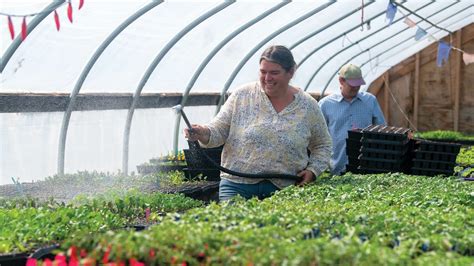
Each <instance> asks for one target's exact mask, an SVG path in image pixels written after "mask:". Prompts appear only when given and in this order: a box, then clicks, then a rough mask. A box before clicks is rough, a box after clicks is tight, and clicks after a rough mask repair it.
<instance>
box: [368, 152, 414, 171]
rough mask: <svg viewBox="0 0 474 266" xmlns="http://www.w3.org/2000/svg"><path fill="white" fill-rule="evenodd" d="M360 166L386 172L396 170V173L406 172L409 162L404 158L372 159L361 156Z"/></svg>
mask: <svg viewBox="0 0 474 266" xmlns="http://www.w3.org/2000/svg"><path fill="white" fill-rule="evenodd" d="M359 159H360V166H361V167H365V168H371V169H385V170H395V171H399V172H400V171H404V170H406V169H407V166H408V162H407V160H405V159H404V158H402V159H397V160H392V159H380V158H371V157H365V156H363V155H361V156H360V157H359Z"/></svg>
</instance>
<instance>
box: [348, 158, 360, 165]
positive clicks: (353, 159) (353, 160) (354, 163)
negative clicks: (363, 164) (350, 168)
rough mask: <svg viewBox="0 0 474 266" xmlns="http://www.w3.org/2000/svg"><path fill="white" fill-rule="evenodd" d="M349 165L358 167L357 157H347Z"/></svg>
mask: <svg viewBox="0 0 474 266" xmlns="http://www.w3.org/2000/svg"><path fill="white" fill-rule="evenodd" d="M347 158H348V161H349V164H350V165H354V166H359V165H360V160H359V155H357V156H347Z"/></svg>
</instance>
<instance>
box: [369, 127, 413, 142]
mask: <svg viewBox="0 0 474 266" xmlns="http://www.w3.org/2000/svg"><path fill="white" fill-rule="evenodd" d="M410 131H411V130H410V129H409V128H403V127H390V126H384V125H370V126H368V127H366V128H364V129H363V130H362V134H363V136H364V138H366V139H378V140H387V141H406V140H408V133H409V132H410Z"/></svg>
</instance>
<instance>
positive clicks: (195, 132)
mask: <svg viewBox="0 0 474 266" xmlns="http://www.w3.org/2000/svg"><path fill="white" fill-rule="evenodd" d="M210 136H211V131H210V130H209V128H208V127H206V126H201V125H192V130H189V129H188V128H185V129H184V137H186V138H187V139H188V140H190V141H196V140H199V141H200V142H201V143H203V144H208V143H209V137H210Z"/></svg>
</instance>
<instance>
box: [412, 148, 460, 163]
mask: <svg viewBox="0 0 474 266" xmlns="http://www.w3.org/2000/svg"><path fill="white" fill-rule="evenodd" d="M456 157H457V154H455V153H447V152H434V151H422V150H415V159H421V160H430V161H442V162H456Z"/></svg>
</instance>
